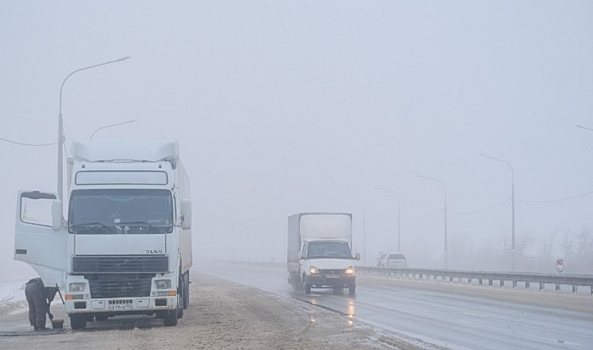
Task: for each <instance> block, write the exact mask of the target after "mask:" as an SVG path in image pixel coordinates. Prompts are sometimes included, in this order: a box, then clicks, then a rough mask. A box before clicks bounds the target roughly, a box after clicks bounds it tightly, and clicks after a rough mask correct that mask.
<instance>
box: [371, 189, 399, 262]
mask: <svg viewBox="0 0 593 350" xmlns="http://www.w3.org/2000/svg"><path fill="white" fill-rule="evenodd" d="M377 189H378V190H381V191H385V192H388V193H391V194H393V195H394V196H395V198H397V251H398V252H400V253H401V251H402V250H401V231H400V216H399V207H400V205H399V195H398V194H397V193H396V192H394V191H391V190H388V189H385V188H381V187H377Z"/></svg>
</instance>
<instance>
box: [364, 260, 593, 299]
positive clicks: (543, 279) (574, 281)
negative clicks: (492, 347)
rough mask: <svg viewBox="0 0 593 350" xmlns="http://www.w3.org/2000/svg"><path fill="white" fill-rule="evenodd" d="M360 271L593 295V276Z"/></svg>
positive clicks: (397, 269) (410, 269) (395, 270)
mask: <svg viewBox="0 0 593 350" xmlns="http://www.w3.org/2000/svg"><path fill="white" fill-rule="evenodd" d="M356 274H357V275H362V276H381V277H392V278H403V279H415V280H426V281H445V282H458V283H463V282H464V280H466V281H467V283H468V284H471V283H472V282H473V281H474V280H477V281H478V284H479V285H484V284H483V283H482V282H484V281H487V282H488V284H487V285H488V286H492V285H494V282H495V281H497V282H498V284H499V286H500V287H503V286H504V285H505V282H511V283H512V285H513V288H517V282H524V283H525V289H529V288H530V286H531V283H539V290H540V291H541V290H544V286H545V285H546V284H553V285H555V286H556V291H559V290H560V286H561V285H569V286H572V292H573V293H576V292H577V287H578V286H586V287H590V288H591V294H592V295H593V275H555V274H543V273H526V272H490V271H462V270H445V269H413V268H389V267H363V266H358V267H356Z"/></svg>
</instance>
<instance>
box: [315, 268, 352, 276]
mask: <svg viewBox="0 0 593 350" xmlns="http://www.w3.org/2000/svg"><path fill="white" fill-rule="evenodd" d="M345 272H346V270H345V269H341V270H340V269H336V270H319V274H320V275H324V276H325V275H340V276H341V275H343V274H344V273H345Z"/></svg>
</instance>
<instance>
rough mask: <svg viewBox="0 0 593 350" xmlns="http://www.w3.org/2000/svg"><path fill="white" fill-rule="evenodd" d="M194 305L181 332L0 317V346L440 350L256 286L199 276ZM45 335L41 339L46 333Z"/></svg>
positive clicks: (139, 323) (128, 321) (132, 324)
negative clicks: (51, 327)
mask: <svg viewBox="0 0 593 350" xmlns="http://www.w3.org/2000/svg"><path fill="white" fill-rule="evenodd" d="M192 282H193V283H192V284H191V286H190V298H191V303H190V306H189V308H188V309H187V310H185V315H184V317H183V318H182V319H181V320H180V322H179V325H178V326H176V327H164V326H163V323H162V321H161V320H159V319H156V318H155V317H154V316H152V317H149V316H127V317H124V316H122V317H115V318H113V319H109V320H107V321H100V322H98V321H95V322H90V323H89V324H88V326H87V329H86V330H84V331H71V330H70V325H69V320H68V318H67V317H66V314H65V311H64V308H63V307H62V305H60V304H57V305H55V306H52V312H53V313H54V315H55V316H56V317H57V318H64V319H66V324H65V328H66V330H65V332H59V333H58V332H54V331H47V332H31V331H30V327H29V325H28V322H27V316H26V314H22V313H21V314H14V315H5V316H2V317H0V349H12V350H20V349H23V350H24V349H26V350H32V349H51V348H60V349H65V350H67V349H80V347H81V344H84V348H85V349H87V350H94V349H96V350H116V349H144V350H150V349H159V350H161V349H243V350H251V349H253V350H255V349H258V350H259V349H284V350H297V349H318V350H330V349H352V350H354V349H399V350H420V349H437V348H436V347H432V346H429V347H426V346H424V345H427V344H423V343H422V342H419V341H414V340H412V341H410V342H406V341H402V340H401V339H398V338H395V337H391V336H390V335H389V334H388V333H387V332H385V331H380V332H377V331H376V330H375V329H374V328H372V327H369V326H367V325H365V324H364V323H361V322H359V321H358V320H357V319H356V318H355V317H349V316H345V315H341V314H338V313H335V312H331V311H328V310H326V309H324V308H319V307H316V306H314V305H311V304H307V303H303V302H300V301H297V300H295V299H292V298H285V297H282V296H279V295H276V294H273V293H268V292H265V291H262V290H259V289H256V288H252V287H248V286H244V285H240V284H237V283H233V282H230V281H225V280H222V279H218V278H213V277H210V276H206V275H202V274H197V273H195V274H194V275H193V276H192ZM42 335H44V336H42Z"/></svg>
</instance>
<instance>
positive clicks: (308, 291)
mask: <svg viewBox="0 0 593 350" xmlns="http://www.w3.org/2000/svg"><path fill="white" fill-rule="evenodd" d="M305 294H311V283H305Z"/></svg>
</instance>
